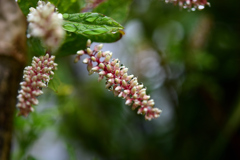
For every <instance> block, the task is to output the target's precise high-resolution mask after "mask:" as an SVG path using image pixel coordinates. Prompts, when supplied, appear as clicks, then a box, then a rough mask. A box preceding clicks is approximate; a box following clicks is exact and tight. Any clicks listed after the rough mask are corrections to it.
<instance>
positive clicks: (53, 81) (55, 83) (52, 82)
mask: <svg viewBox="0 0 240 160" xmlns="http://www.w3.org/2000/svg"><path fill="white" fill-rule="evenodd" d="M60 85H61V80H60V79H59V77H58V76H57V74H56V73H55V74H54V77H53V79H51V80H50V82H49V83H48V87H49V88H51V89H52V90H53V91H54V92H56V93H57V92H58V88H59V86H60Z"/></svg>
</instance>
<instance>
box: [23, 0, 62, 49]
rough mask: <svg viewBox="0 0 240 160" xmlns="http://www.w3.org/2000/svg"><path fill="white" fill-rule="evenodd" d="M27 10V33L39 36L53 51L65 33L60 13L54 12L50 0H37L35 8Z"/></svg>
mask: <svg viewBox="0 0 240 160" xmlns="http://www.w3.org/2000/svg"><path fill="white" fill-rule="evenodd" d="M29 10H30V13H29V14H28V17H27V20H28V22H29V34H30V35H32V36H34V37H38V38H41V39H42V41H43V44H44V45H45V46H46V47H47V48H48V49H50V50H51V51H55V50H56V49H57V48H58V47H59V45H60V44H61V42H62V40H63V38H64V35H65V31H64V30H63V29H62V23H63V20H62V14H59V13H57V12H55V7H54V5H52V4H51V3H50V2H48V3H45V2H43V1H38V6H37V7H36V9H35V8H33V7H31V8H30V9H29Z"/></svg>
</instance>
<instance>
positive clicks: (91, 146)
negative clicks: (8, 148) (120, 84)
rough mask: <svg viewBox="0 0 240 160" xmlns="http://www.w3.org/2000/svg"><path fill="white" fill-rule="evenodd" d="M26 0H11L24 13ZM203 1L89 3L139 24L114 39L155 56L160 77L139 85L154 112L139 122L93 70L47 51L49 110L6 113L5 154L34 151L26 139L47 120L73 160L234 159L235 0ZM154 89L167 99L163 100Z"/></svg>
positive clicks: (238, 129)
mask: <svg viewBox="0 0 240 160" xmlns="http://www.w3.org/2000/svg"><path fill="white" fill-rule="evenodd" d="M33 2H35V1H29V2H25V3H23V1H22V0H21V1H19V4H20V6H21V8H22V10H23V12H24V13H25V15H26V14H27V10H28V7H30V6H35V5H36V3H33ZM51 2H53V3H54V4H55V5H56V6H57V7H58V8H59V11H60V12H61V13H64V12H67V13H76V12H79V11H80V10H81V4H84V2H85V1H80V0H75V1H65V0H62V1H61V0H58V1H51ZM209 2H210V3H211V7H207V8H205V9H204V10H202V11H195V12H188V11H187V10H181V9H179V8H178V6H174V5H172V4H165V3H164V2H163V1H159V0H148V1H146V0H134V1H132V3H131V1H126V3H125V2H124V1H114V0H106V1H105V2H103V3H102V4H100V5H99V6H98V7H97V8H95V9H93V11H94V12H99V13H102V14H105V15H106V16H109V17H111V18H114V19H116V20H117V21H118V22H119V23H121V24H123V26H125V25H126V24H127V25H128V24H130V23H131V22H133V21H137V22H138V24H139V25H140V26H141V33H140V34H141V35H142V36H141V37H142V38H141V39H137V38H136V37H137V36H136V35H135V36H136V37H131V38H132V39H133V40H134V41H137V42H138V44H134V43H124V44H125V45H126V46H125V48H129V47H130V48H131V51H133V52H131V53H128V52H127V49H125V50H124V53H121V56H125V57H128V58H129V59H130V58H132V59H133V60H134V59H136V57H138V56H139V55H140V52H141V51H142V50H146V51H147V50H149V49H151V50H153V51H154V52H155V53H157V55H158V56H159V57H160V58H159V60H157V62H158V64H159V66H160V67H161V70H163V71H164V74H161V73H162V72H159V73H158V75H159V76H160V77H163V79H164V82H163V83H162V84H160V85H158V87H155V88H154V87H153V86H151V85H154V84H149V86H148V88H150V89H151V92H150V93H149V94H150V95H152V97H153V98H155V101H157V102H159V103H160V104H156V105H157V107H159V108H161V107H162V108H164V109H163V113H162V115H161V117H160V118H158V119H156V120H153V121H150V122H146V121H145V120H144V118H143V117H142V116H141V115H137V114H136V112H135V111H131V109H130V107H128V106H125V105H124V101H123V100H121V99H119V98H117V97H114V96H113V94H112V93H111V92H109V91H107V90H106V89H105V88H104V81H103V82H101V83H98V82H97V78H96V76H95V75H93V76H92V77H89V78H88V77H87V76H88V75H87V73H86V72H84V71H83V70H84V69H85V68H77V67H79V66H77V67H76V65H73V64H72V63H73V59H72V58H69V57H58V56H57V63H58V64H59V69H58V73H57V74H58V77H59V79H60V80H61V83H62V85H60V86H59V88H58V93H57V95H56V97H55V99H56V100H55V101H56V104H55V105H53V108H55V109H52V111H51V110H49V109H48V108H47V109H44V110H43V111H42V112H35V113H33V114H31V115H30V116H29V117H28V118H25V119H23V118H20V117H16V119H15V137H16V141H17V143H18V144H19V146H20V147H19V149H18V150H17V151H16V152H14V153H13V155H14V156H13V157H22V158H24V157H25V158H26V157H27V156H29V157H30V158H29V159H31V157H32V159H34V158H33V157H34V155H31V154H30V153H29V152H28V151H29V148H31V146H32V145H33V144H34V143H36V140H37V139H38V138H40V137H41V133H43V131H44V130H47V129H49V128H55V131H56V132H57V135H59V137H60V139H61V140H63V141H64V144H65V145H66V153H67V154H68V157H69V158H68V159H73V160H74V159H82V157H81V154H79V151H80V150H82V152H85V153H87V155H88V159H111V160H118V159H131V160H148V159H151V160H152V159H161V160H176V159H180V160H193V159H194V160H198V159H199V160H202V159H204V160H225V159H231V160H235V159H236V160H237V159H240V155H239V147H240V126H239V124H240V119H239V117H240V112H239V110H240V97H239V96H240V85H239V84H240V83H239V81H240V45H239V44H238V43H239V42H240V31H239V27H240V19H239V16H238V15H239V12H240V10H239V3H240V2H238V1H234V0H230V1H217V0H211V1H209ZM23 4H25V5H23ZM125 18H127V20H126V21H125V20H124V19H125ZM68 34H69V33H68ZM127 34H130V33H126V36H127ZM81 38H82V37H78V36H76V35H75V34H74V33H71V34H70V35H68V36H67V38H66V40H65V43H63V46H62V48H60V49H59V54H60V55H69V54H68V53H76V51H77V50H79V49H83V48H84V47H85V42H86V39H81ZM30 40H31V39H30ZM122 40H123V39H122ZM123 41H124V40H123ZM127 42H128V41H127ZM34 43H35V42H34ZM36 43H39V42H36ZM31 45H33V47H31V46H30V47H29V48H30V49H29V51H30V52H34V51H33V50H31V48H34V49H38V50H41V48H39V47H36V46H34V44H31ZM61 52H62V53H61ZM37 53H38V52H36V53H35V54H36V55H37ZM113 54H114V53H113ZM146 54H147V53H146ZM147 56H149V55H146V56H145V58H146V57H147ZM140 59H141V57H140ZM131 62H132V63H134V61H131ZM138 63H140V61H139V62H138ZM140 66H141V65H140ZM145 67H147V66H145ZM156 70H157V68H156ZM148 72H153V71H152V70H150V71H148ZM134 74H135V75H140V76H139V79H140V81H145V82H148V81H150V80H151V79H154V78H155V77H151V78H150V79H149V78H148V77H144V76H141V75H142V73H141V71H139V73H134ZM164 77H165V78H164ZM89 79H90V80H89ZM156 83H157V82H156ZM49 94H50V93H48V94H46V97H48V95H49ZM162 97H163V98H165V97H167V98H166V99H165V101H167V102H168V103H169V104H171V105H166V103H163V102H162V101H163V100H162V99H163V98H162ZM46 101H51V99H48V98H47V99H46ZM43 102H44V98H42V99H41V101H40V103H43ZM46 103H47V102H46ZM164 105H166V106H165V107H164ZM56 106H57V107H56ZM36 108H37V107H36ZM56 119H58V120H57V121H55V120H56ZM46 141H47V140H46ZM45 147H47V146H45ZM28 153H29V154H28ZM15 159H20V158H15ZM35 159H37V157H35Z"/></svg>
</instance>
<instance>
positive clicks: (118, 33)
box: [63, 12, 124, 42]
mask: <svg viewBox="0 0 240 160" xmlns="http://www.w3.org/2000/svg"><path fill="white" fill-rule="evenodd" d="M63 19H64V24H63V28H64V29H65V30H66V31H68V32H73V33H76V34H81V35H83V36H85V37H86V38H88V39H91V40H92V41H97V42H115V41H117V40H119V39H120V38H121V37H122V35H123V33H124V32H123V31H122V29H123V26H122V25H121V24H119V23H118V22H116V21H115V20H113V19H112V18H110V17H107V16H104V15H102V14H99V13H90V12H86V13H75V14H67V13H65V14H63Z"/></svg>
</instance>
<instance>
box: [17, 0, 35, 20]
mask: <svg viewBox="0 0 240 160" xmlns="http://www.w3.org/2000/svg"><path fill="white" fill-rule="evenodd" d="M37 2H38V0H31V1H26V0H18V5H19V7H20V9H21V10H22V12H23V14H24V15H25V16H26V15H27V14H28V13H29V8H30V7H34V8H35V7H36V6H37Z"/></svg>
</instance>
